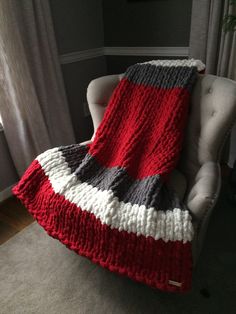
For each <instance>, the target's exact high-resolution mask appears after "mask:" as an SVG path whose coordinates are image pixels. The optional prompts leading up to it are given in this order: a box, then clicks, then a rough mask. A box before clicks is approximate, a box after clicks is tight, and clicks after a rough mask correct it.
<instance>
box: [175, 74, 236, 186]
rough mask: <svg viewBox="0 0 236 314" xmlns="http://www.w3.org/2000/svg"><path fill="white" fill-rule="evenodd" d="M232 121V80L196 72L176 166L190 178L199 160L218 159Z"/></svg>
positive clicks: (235, 89) (235, 87)
mask: <svg viewBox="0 0 236 314" xmlns="http://www.w3.org/2000/svg"><path fill="white" fill-rule="evenodd" d="M235 122H236V82H235V81H232V80H229V79H226V78H222V77H217V76H214V75H209V74H205V75H199V78H198V80H197V82H196V84H195V85H194V88H193V91H192V97H191V105H190V114H189V120H188V125H187V129H186V136H185V141H184V146H183V152H182V155H181V160H180V165H179V168H180V169H181V170H182V172H183V173H184V174H185V175H186V176H187V178H188V181H191V180H192V179H193V178H194V176H195V175H196V172H197V171H198V170H199V168H200V167H201V166H202V165H203V163H205V162H208V161H214V162H216V161H218V160H219V158H220V155H221V151H222V148H223V146H224V143H225V140H226V138H227V136H228V135H229V132H230V130H231V128H232V126H233V124H234V123H235Z"/></svg>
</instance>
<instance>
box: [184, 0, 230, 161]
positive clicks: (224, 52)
mask: <svg viewBox="0 0 236 314" xmlns="http://www.w3.org/2000/svg"><path fill="white" fill-rule="evenodd" d="M230 2H231V1H230V0H193V3H192V19H191V30H190V41H189V56H190V57H192V58H196V59H200V60H202V61H203V62H204V63H205V64H206V73H209V74H215V75H218V76H223V77H228V78H230V79H233V80H236V32H233V31H230V32H225V31H224V30H223V27H222V26H223V17H224V16H225V15H226V14H235V15H236V6H232V5H230ZM235 139H236V126H235V127H234V128H233V130H232V132H231V138H230V139H229V140H228V142H227V143H226V147H225V149H224V151H223V156H222V161H223V162H227V163H228V164H229V166H230V167H232V166H233V162H234V160H235V159H236V142H235Z"/></svg>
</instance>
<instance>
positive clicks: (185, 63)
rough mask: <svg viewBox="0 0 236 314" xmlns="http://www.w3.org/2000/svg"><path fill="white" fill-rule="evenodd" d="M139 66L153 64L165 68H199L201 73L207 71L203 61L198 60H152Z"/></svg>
mask: <svg viewBox="0 0 236 314" xmlns="http://www.w3.org/2000/svg"><path fill="white" fill-rule="evenodd" d="M139 64H151V65H156V66H165V67H179V66H182V67H197V70H198V71H199V72H201V71H203V70H204V69H205V64H204V63H202V61H201V60H197V59H183V60H152V61H147V62H143V63H139Z"/></svg>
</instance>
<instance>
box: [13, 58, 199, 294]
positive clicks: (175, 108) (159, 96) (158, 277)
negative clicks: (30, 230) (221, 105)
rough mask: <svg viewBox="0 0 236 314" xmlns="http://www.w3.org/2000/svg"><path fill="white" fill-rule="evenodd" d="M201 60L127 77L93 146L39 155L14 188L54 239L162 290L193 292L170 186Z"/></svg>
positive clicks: (151, 66) (187, 218) (184, 230)
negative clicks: (170, 175)
mask: <svg viewBox="0 0 236 314" xmlns="http://www.w3.org/2000/svg"><path fill="white" fill-rule="evenodd" d="M203 69H204V65H203V64H202V63H201V62H200V61H198V60H193V59H191V60H156V61H151V62H146V63H141V64H135V65H134V66H131V67H129V68H128V69H127V71H126V72H125V75H124V77H123V78H122V80H121V81H120V83H119V84H118V86H117V88H116V89H115V91H114V92H113V94H112V96H111V99H110V101H109V104H108V107H107V110H106V112H105V115H104V118H103V120H102V122H101V124H100V126H99V128H98V130H97V132H96V136H95V138H94V141H93V142H92V144H90V145H80V144H73V145H69V146H62V147H56V148H53V149H49V150H47V151H46V152H44V153H42V154H40V155H39V156H38V157H37V158H36V159H35V160H34V161H33V162H32V164H31V165H30V166H29V168H28V169H27V170H26V172H25V174H24V175H23V177H22V178H21V180H20V182H19V183H18V184H17V185H16V186H15V187H14V189H13V192H14V194H15V195H16V196H17V197H18V198H19V199H21V201H22V202H23V203H24V205H25V206H26V207H27V208H28V210H29V211H30V213H31V214H32V215H33V216H34V217H35V218H36V219H37V221H38V223H39V224H40V225H41V226H43V227H44V229H45V230H46V231H47V233H48V234H49V235H51V236H52V237H54V238H56V239H59V240H60V241H61V242H62V243H64V244H65V245H67V246H68V247H69V248H70V249H72V250H74V251H75V252H77V253H78V254H80V255H83V256H86V257H88V258H90V259H91V260H92V261H94V262H96V263H99V264H100V265H101V266H103V267H106V268H108V269H109V270H111V271H114V272H117V273H119V274H122V275H125V276H128V277H130V278H132V279H134V280H136V281H139V282H143V283H145V284H147V285H150V286H152V287H155V288H158V289H162V290H164V291H172V292H184V291H188V290H189V289H190V287H191V277H192V252H191V241H192V239H193V226H192V221H191V214H190V212H189V211H188V209H187V208H186V207H185V206H184V205H183V204H181V202H180V201H179V200H178V198H177V196H176V194H175V192H174V191H173V190H171V189H170V188H169V187H168V186H167V184H166V183H167V181H168V177H169V174H170V173H171V171H173V169H174V168H175V167H176V165H177V163H178V159H179V156H180V152H181V148H182V143H183V138H184V129H185V126H186V122H187V117H188V108H189V99H190V91H191V88H192V86H193V84H194V81H195V79H196V77H197V72H198V71H201V70H203Z"/></svg>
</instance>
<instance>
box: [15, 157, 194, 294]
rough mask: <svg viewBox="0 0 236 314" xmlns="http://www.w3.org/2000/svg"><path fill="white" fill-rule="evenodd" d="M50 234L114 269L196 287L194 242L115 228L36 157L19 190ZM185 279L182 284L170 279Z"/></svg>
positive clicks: (153, 281)
mask: <svg viewBox="0 0 236 314" xmlns="http://www.w3.org/2000/svg"><path fill="white" fill-rule="evenodd" d="M13 192H14V194H15V195H16V196H17V197H18V198H20V199H21V201H22V202H23V203H24V205H25V206H26V207H27V208H28V209H29V211H30V213H31V214H32V215H33V216H34V217H35V218H36V219H37V221H38V222H39V224H40V225H41V226H43V227H44V229H45V230H46V231H47V233H48V234H49V235H51V236H52V237H54V238H56V239H59V240H60V241H61V242H62V243H64V244H65V245H66V246H67V247H68V248H70V249H71V250H74V251H75V252H77V253H78V254H80V255H84V256H86V257H89V258H90V259H91V260H92V261H93V262H95V263H98V264H100V265H101V266H103V267H106V268H108V269H109V270H111V271H113V272H116V273H119V274H122V275H126V276H128V277H130V278H131V279H134V280H136V281H139V282H143V283H145V284H148V285H150V286H152V287H155V288H159V289H162V290H165V291H175V292H184V291H187V290H189V289H190V286H191V273H192V260H191V244H190V243H185V244H183V243H182V242H180V241H175V242H171V241H169V242H167V243H165V242H164V241H163V240H154V239H153V238H152V237H147V238H146V237H144V236H142V235H141V236H137V235H136V234H134V233H127V232H125V231H121V232H120V231H118V230H116V229H111V228H110V227H109V226H108V225H105V224H102V223H101V221H100V220H99V219H97V218H96V217H95V216H94V215H93V214H91V213H89V212H87V211H86V209H85V210H81V208H78V207H77V206H76V205H75V204H72V203H70V202H69V201H67V200H66V199H65V198H64V196H61V195H59V194H57V193H55V192H54V190H53V189H52V186H51V184H50V182H49V180H48V178H47V176H45V174H44V171H43V169H42V168H41V166H40V164H39V163H38V162H37V160H35V161H34V162H33V163H32V164H31V166H30V167H29V168H28V170H27V171H26V173H25V174H24V176H23V177H22V179H21V181H20V182H19V184H18V185H17V186H16V187H15V188H14V189H13ZM169 280H172V281H176V282H181V283H182V285H181V287H176V286H174V285H171V284H169Z"/></svg>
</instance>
